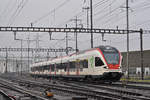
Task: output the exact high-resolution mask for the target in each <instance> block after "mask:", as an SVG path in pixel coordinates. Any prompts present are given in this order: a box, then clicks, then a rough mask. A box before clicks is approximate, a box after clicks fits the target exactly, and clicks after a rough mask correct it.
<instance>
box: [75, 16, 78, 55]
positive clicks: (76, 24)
mask: <svg viewBox="0 0 150 100" xmlns="http://www.w3.org/2000/svg"><path fill="white" fill-rule="evenodd" d="M77 27H78V18H77V16H76V29H77ZM75 35H76V53H77V52H78V36H77V32H76V33H75Z"/></svg>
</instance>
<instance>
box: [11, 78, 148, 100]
mask: <svg viewBox="0 0 150 100" xmlns="http://www.w3.org/2000/svg"><path fill="white" fill-rule="evenodd" d="M12 81H15V82H18V83H19V84H26V85H27V84H28V85H29V86H31V87H32V86H36V87H41V88H51V89H52V90H53V91H54V92H55V93H57V94H62V93H67V94H71V95H80V96H85V97H87V98H90V99H93V100H105V99H107V100H116V99H122V100H149V99H150V97H148V96H145V95H143V94H141V93H138V92H136V91H131V90H128V89H125V88H119V89H117V88H112V87H113V86H104V85H94V84H85V83H81V82H68V81H67V82H64V81H59V82H58V83H59V84H51V83H48V82H37V81H31V80H23V79H17V80H12Z"/></svg>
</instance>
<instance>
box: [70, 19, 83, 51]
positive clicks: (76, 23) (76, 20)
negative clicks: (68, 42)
mask: <svg viewBox="0 0 150 100" xmlns="http://www.w3.org/2000/svg"><path fill="white" fill-rule="evenodd" d="M71 21H75V28H76V29H77V28H78V21H81V19H78V17H77V16H76V18H75V19H72V20H71ZM75 38H76V53H77V52H78V36H77V31H76V32H75Z"/></svg>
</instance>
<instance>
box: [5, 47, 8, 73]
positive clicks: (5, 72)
mask: <svg viewBox="0 0 150 100" xmlns="http://www.w3.org/2000/svg"><path fill="white" fill-rule="evenodd" d="M7 63H8V51H7V48H6V64H5V66H6V70H5V73H7V72H8V71H7V69H8V68H7V67H8V66H7Z"/></svg>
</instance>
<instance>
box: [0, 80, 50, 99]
mask: <svg viewBox="0 0 150 100" xmlns="http://www.w3.org/2000/svg"><path fill="white" fill-rule="evenodd" d="M0 88H1V89H2V90H4V91H6V93H8V94H9V92H10V91H11V92H12V91H13V94H9V95H10V96H11V97H14V98H15V99H14V100H22V99H23V98H26V100H49V99H47V98H45V97H44V96H42V95H40V93H38V92H34V91H31V90H28V89H25V88H23V87H20V86H18V85H16V84H14V83H12V82H10V81H6V80H4V79H0ZM8 91H9V92H8ZM16 94H19V95H20V96H19V97H18V96H17V95H16ZM27 98H28V99H27Z"/></svg>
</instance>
